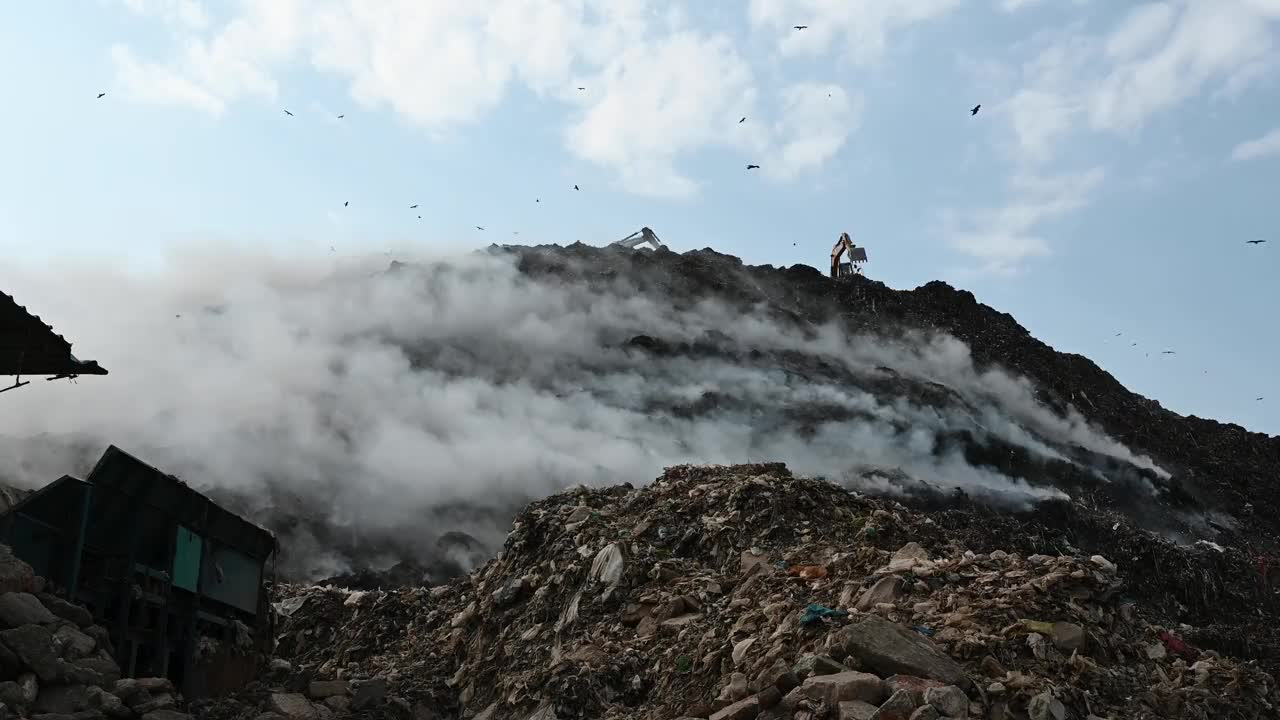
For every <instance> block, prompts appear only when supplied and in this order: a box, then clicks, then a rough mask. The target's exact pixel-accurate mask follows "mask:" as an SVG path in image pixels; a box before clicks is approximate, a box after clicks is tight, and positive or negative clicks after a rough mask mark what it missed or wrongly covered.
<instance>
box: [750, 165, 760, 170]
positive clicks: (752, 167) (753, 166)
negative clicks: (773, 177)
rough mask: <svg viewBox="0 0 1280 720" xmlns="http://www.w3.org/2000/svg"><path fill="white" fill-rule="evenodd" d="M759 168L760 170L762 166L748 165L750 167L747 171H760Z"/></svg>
mask: <svg viewBox="0 0 1280 720" xmlns="http://www.w3.org/2000/svg"><path fill="white" fill-rule="evenodd" d="M759 168H760V166H759V165H748V166H747V169H748V170H758V169H759Z"/></svg>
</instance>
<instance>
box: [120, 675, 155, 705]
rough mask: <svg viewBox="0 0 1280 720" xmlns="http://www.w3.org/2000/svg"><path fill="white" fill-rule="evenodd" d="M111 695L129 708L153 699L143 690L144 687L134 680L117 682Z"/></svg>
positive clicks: (128, 679) (126, 679)
mask: <svg viewBox="0 0 1280 720" xmlns="http://www.w3.org/2000/svg"><path fill="white" fill-rule="evenodd" d="M111 693H112V694H113V695H115V696H116V697H118V698H120V699H121V700H122V701H124V703H125V704H126V705H129V706H133V705H136V704H138V703H142V702H146V701H147V700H150V699H151V693H149V692H147V691H146V690H145V689H143V687H142V686H141V685H139V684H138V681H137V680H135V679H133V678H124V679H122V680H117V681H116V682H115V687H113V688H112V689H111Z"/></svg>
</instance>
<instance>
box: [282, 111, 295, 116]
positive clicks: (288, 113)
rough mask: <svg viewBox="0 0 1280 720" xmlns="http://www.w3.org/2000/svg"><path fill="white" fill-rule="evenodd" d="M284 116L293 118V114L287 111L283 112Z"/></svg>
mask: <svg viewBox="0 0 1280 720" xmlns="http://www.w3.org/2000/svg"><path fill="white" fill-rule="evenodd" d="M284 114H285V115H288V116H289V117H293V113H291V112H289V111H288V110H285V111H284Z"/></svg>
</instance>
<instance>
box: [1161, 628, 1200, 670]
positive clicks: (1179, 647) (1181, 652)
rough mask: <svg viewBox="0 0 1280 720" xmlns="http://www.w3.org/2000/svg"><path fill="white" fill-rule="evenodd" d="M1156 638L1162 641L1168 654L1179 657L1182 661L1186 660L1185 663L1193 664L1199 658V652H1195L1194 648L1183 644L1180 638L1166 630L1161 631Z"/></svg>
mask: <svg viewBox="0 0 1280 720" xmlns="http://www.w3.org/2000/svg"><path fill="white" fill-rule="evenodd" d="M1157 637H1159V638H1160V639H1161V640H1163V641H1164V646H1165V649H1167V650H1168V651H1169V652H1171V653H1173V654H1174V655H1177V656H1179V657H1181V658H1182V659H1183V660H1186V661H1187V662H1194V661H1195V659H1196V658H1198V657H1200V651H1199V650H1196V649H1195V648H1193V647H1191V646H1190V645H1188V644H1186V643H1185V642H1183V641H1182V638H1180V637H1178V636H1177V635H1174V634H1173V633H1171V632H1169V631H1168V630H1161V631H1160V633H1159V635H1157Z"/></svg>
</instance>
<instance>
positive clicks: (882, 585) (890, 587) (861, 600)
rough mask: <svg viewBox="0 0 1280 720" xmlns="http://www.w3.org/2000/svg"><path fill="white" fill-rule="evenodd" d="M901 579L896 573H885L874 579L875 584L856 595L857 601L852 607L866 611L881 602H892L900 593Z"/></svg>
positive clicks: (895, 600)
mask: <svg viewBox="0 0 1280 720" xmlns="http://www.w3.org/2000/svg"><path fill="white" fill-rule="evenodd" d="M902 585H903V580H902V578H901V577H899V576H897V575H886V576H885V577H882V578H880V579H879V580H877V581H876V584H875V585H872V586H871V587H870V588H867V590H866V592H864V593H862V595H861V596H859V597H858V602H857V603H855V604H854V606H853V607H854V609H855V610H858V611H859V612H867V611H869V610H871V609H872V608H874V607H875V606H876V605H880V604H881V603H894V602H897V600H898V598H899V597H900V596H901V594H902Z"/></svg>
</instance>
